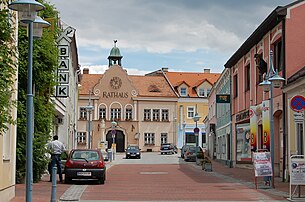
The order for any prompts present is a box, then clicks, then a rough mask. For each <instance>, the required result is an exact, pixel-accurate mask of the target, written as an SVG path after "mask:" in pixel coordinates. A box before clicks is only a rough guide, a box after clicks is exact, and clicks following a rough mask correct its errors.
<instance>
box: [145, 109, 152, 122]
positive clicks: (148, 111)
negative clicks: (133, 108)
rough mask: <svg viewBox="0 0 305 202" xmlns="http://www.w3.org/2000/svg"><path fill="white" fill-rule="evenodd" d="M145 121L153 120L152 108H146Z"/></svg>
mask: <svg viewBox="0 0 305 202" xmlns="http://www.w3.org/2000/svg"><path fill="white" fill-rule="evenodd" d="M144 121H151V118H150V109H144Z"/></svg>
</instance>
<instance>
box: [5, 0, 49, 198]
mask: <svg viewBox="0 0 305 202" xmlns="http://www.w3.org/2000/svg"><path fill="white" fill-rule="evenodd" d="M8 7H9V8H10V9H11V10H15V11H18V12H19V13H20V16H21V18H20V20H21V21H22V22H23V23H26V24H27V27H28V75H27V97H26V128H27V136H26V201H27V202H31V201H32V185H33V133H34V106H33V105H34V103H33V27H36V28H38V29H42V28H43V27H47V26H48V25H49V24H48V23H47V22H46V21H44V20H42V21H40V22H38V21H36V22H35V18H36V12H38V11H40V10H43V9H44V8H45V6H44V5H42V4H41V3H39V2H36V1H34V0H17V1H14V2H12V3H10V4H9V5H8ZM35 23H37V24H35ZM33 24H35V26H34V25H33Z"/></svg>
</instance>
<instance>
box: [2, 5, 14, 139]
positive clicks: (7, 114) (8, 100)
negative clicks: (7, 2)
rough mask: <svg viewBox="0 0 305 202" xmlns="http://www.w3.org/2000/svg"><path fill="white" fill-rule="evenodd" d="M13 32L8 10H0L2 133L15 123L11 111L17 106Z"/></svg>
mask: <svg viewBox="0 0 305 202" xmlns="http://www.w3.org/2000/svg"><path fill="white" fill-rule="evenodd" d="M11 33H12V29H11V26H10V23H9V17H8V12H7V10H0V69H1V71H0V134H2V133H4V132H5V131H6V130H7V124H14V123H15V121H14V120H13V117H12V114H11V112H12V109H13V108H14V107H15V106H16V101H14V100H13V98H12V92H14V91H15V90H16V89H15V87H14V83H15V77H16V76H15V75H16V65H15V62H14V58H15V50H16V47H15V46H14V40H13V39H12V36H11Z"/></svg>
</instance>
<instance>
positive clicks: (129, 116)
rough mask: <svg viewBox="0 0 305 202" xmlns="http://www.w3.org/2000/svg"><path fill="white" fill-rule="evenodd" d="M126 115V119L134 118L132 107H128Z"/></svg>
mask: <svg viewBox="0 0 305 202" xmlns="http://www.w3.org/2000/svg"><path fill="white" fill-rule="evenodd" d="M125 116H126V117H125V119H126V121H130V120H132V109H131V108H127V109H126V112H125Z"/></svg>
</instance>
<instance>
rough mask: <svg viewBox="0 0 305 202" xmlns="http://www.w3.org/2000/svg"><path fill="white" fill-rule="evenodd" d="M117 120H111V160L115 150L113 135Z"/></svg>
mask: <svg viewBox="0 0 305 202" xmlns="http://www.w3.org/2000/svg"><path fill="white" fill-rule="evenodd" d="M117 125H118V124H117V122H115V121H112V122H111V135H112V145H111V147H112V154H113V155H112V156H113V160H114V159H115V152H116V151H115V150H116V146H115V135H116V130H115V127H116V126H117Z"/></svg>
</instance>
